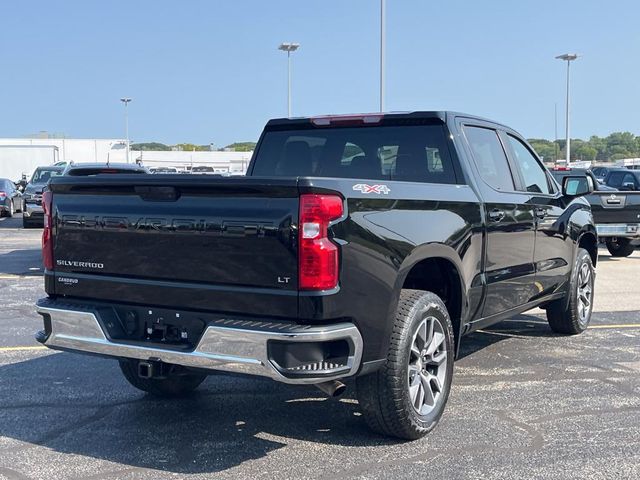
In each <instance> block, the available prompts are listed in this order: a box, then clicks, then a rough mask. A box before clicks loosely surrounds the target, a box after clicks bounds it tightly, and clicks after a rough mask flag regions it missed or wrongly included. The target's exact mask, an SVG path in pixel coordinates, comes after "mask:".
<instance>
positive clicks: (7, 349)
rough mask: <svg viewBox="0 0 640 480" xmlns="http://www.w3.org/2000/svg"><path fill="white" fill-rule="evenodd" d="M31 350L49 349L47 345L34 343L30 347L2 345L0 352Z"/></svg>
mask: <svg viewBox="0 0 640 480" xmlns="http://www.w3.org/2000/svg"><path fill="white" fill-rule="evenodd" d="M30 350H49V349H48V348H47V347H43V346H39V345H33V346H28V347H0V352H23V351H30Z"/></svg>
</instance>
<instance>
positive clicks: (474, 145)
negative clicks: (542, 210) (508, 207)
mask: <svg viewBox="0 0 640 480" xmlns="http://www.w3.org/2000/svg"><path fill="white" fill-rule="evenodd" d="M464 133H465V136H466V137H467V140H468V142H469V146H470V147H471V153H472V154H473V158H474V160H475V163H476V165H477V166H478V170H479V171H480V176H481V177H482V179H483V180H484V181H485V182H487V183H488V184H489V185H490V186H492V187H493V188H495V189H496V190H502V191H513V190H515V187H514V185H513V178H512V176H511V170H510V169H509V162H507V156H506V155H505V153H504V150H503V149H502V144H501V143H500V140H499V139H498V134H497V132H496V131H495V130H491V129H488V128H481V127H469V126H467V127H465V128H464Z"/></svg>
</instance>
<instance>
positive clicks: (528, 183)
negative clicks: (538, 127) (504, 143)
mask: <svg viewBox="0 0 640 480" xmlns="http://www.w3.org/2000/svg"><path fill="white" fill-rule="evenodd" d="M507 138H508V139H509V144H510V145H511V149H512V151H513V156H514V159H515V161H516V165H517V166H518V170H519V171H520V175H521V176H522V180H523V181H524V187H525V189H526V191H527V192H531V193H550V191H549V179H548V178H547V174H546V172H545V169H544V167H543V166H542V165H540V163H538V160H536V158H535V157H534V156H533V154H532V153H531V152H530V151H529V149H528V148H527V147H526V146H525V144H524V143H522V142H521V141H520V140H518V139H517V138H515V137H512V136H511V135H507Z"/></svg>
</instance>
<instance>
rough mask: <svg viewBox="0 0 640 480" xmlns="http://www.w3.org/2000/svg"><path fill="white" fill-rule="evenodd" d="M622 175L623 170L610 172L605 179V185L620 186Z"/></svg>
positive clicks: (623, 174)
mask: <svg viewBox="0 0 640 480" xmlns="http://www.w3.org/2000/svg"><path fill="white" fill-rule="evenodd" d="M624 176H625V173H624V172H612V173H611V175H609V178H608V179H607V185H609V186H610V187H615V188H620V187H621V186H622V178H623V177H624Z"/></svg>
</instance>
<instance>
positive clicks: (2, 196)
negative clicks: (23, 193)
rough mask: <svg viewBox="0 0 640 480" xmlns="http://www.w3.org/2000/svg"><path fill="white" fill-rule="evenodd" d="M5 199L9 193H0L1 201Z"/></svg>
mask: <svg viewBox="0 0 640 480" xmlns="http://www.w3.org/2000/svg"><path fill="white" fill-rule="evenodd" d="M5 198H7V193H6V192H0V200H4V199H5Z"/></svg>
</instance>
